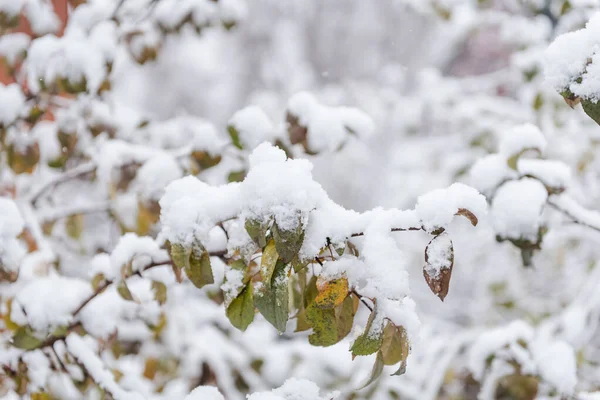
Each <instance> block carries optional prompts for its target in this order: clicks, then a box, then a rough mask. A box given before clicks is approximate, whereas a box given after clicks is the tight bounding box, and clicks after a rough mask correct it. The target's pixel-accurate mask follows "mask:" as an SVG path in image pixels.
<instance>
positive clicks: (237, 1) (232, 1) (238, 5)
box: [218, 0, 248, 22]
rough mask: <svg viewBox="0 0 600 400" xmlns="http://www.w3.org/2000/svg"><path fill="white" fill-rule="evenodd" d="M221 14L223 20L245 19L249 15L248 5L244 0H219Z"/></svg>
mask: <svg viewBox="0 0 600 400" xmlns="http://www.w3.org/2000/svg"><path fill="white" fill-rule="evenodd" d="M218 4H219V15H220V16H221V21H223V22H231V21H243V20H244V19H245V18H246V16H247V15H248V5H247V3H246V1H243V0H221V1H219V3H218Z"/></svg>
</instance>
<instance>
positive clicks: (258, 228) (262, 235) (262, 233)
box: [244, 218, 269, 249]
mask: <svg viewBox="0 0 600 400" xmlns="http://www.w3.org/2000/svg"><path fill="white" fill-rule="evenodd" d="M244 226H245V227H246V232H248V236H250V238H251V239H252V240H253V241H254V243H256V244H257V245H258V247H260V248H261V249H262V248H263V247H265V246H266V245H267V239H266V236H267V231H268V230H269V221H266V222H263V221H261V220H260V219H255V218H247V219H246V222H245V223H244Z"/></svg>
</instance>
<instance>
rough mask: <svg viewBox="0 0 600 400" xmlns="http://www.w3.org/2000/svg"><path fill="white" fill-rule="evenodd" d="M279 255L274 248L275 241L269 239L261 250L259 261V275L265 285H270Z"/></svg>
mask: <svg viewBox="0 0 600 400" xmlns="http://www.w3.org/2000/svg"><path fill="white" fill-rule="evenodd" d="M278 258H279V255H278V254H277V249H276V248H275V242H274V241H273V240H270V241H269V243H268V244H267V246H266V247H265V249H264V250H263V253H262V257H261V261H260V275H261V276H262V281H263V283H264V284H265V285H267V286H271V278H272V277H273V272H274V271H275V266H276V265H277V260H278Z"/></svg>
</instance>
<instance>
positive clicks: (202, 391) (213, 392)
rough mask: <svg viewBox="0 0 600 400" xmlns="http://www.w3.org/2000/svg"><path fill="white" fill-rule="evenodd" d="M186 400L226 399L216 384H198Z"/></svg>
mask: <svg viewBox="0 0 600 400" xmlns="http://www.w3.org/2000/svg"><path fill="white" fill-rule="evenodd" d="M184 400H225V398H224V397H223V395H222V394H221V393H220V392H219V390H218V389H217V388H216V387H214V386H198V387H197V388H196V389H194V390H192V391H191V392H190V394H188V395H187V396H185V399H184Z"/></svg>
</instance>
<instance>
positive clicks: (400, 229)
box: [350, 226, 423, 237]
mask: <svg viewBox="0 0 600 400" xmlns="http://www.w3.org/2000/svg"><path fill="white" fill-rule="evenodd" d="M422 230H423V228H422V227H416V226H411V227H410V228H392V229H391V230H390V231H391V232H407V231H422ZM364 235H365V233H364V232H358V233H353V234H352V235H350V237H359V236H364Z"/></svg>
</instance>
